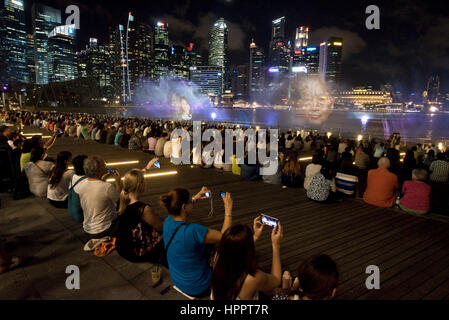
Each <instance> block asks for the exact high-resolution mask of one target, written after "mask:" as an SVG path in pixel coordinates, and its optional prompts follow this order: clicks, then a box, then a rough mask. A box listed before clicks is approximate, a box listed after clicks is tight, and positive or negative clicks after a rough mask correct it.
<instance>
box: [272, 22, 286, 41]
mask: <svg viewBox="0 0 449 320" xmlns="http://www.w3.org/2000/svg"><path fill="white" fill-rule="evenodd" d="M284 38H285V17H280V18H278V19H275V20H273V21H272V22H271V41H273V40H277V39H284Z"/></svg>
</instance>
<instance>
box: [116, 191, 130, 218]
mask: <svg viewBox="0 0 449 320" xmlns="http://www.w3.org/2000/svg"><path fill="white" fill-rule="evenodd" d="M128 204H129V193H127V192H125V190H122V192H120V206H119V209H118V214H119V215H121V214H122V213H123V212H125V209H126V206H127V205H128Z"/></svg>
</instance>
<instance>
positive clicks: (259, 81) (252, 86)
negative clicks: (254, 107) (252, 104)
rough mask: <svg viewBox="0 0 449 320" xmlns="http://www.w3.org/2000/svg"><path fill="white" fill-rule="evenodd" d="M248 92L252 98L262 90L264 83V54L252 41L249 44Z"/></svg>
mask: <svg viewBox="0 0 449 320" xmlns="http://www.w3.org/2000/svg"><path fill="white" fill-rule="evenodd" d="M248 81H249V86H248V93H249V96H250V98H251V99H252V100H254V99H256V98H257V97H258V96H259V95H260V94H261V93H262V92H263V91H264V84H265V55H264V53H263V50H262V49H261V48H260V47H258V46H257V45H256V44H255V43H254V41H252V42H251V44H250V45H249V71H248Z"/></svg>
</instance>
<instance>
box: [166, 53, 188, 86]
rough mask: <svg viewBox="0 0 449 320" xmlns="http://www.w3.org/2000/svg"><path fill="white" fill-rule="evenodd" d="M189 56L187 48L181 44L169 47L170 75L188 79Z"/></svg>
mask: <svg viewBox="0 0 449 320" xmlns="http://www.w3.org/2000/svg"><path fill="white" fill-rule="evenodd" d="M189 67H190V66H189V57H188V54H187V49H186V48H184V47H181V46H172V47H171V48H170V76H172V77H175V78H179V79H185V80H189Z"/></svg>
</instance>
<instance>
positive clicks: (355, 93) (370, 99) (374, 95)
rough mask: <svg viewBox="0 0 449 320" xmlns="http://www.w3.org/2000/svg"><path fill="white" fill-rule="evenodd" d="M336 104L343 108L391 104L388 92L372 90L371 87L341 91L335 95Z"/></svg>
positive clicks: (390, 96)
mask: <svg viewBox="0 0 449 320" xmlns="http://www.w3.org/2000/svg"><path fill="white" fill-rule="evenodd" d="M335 103H336V104H341V105H344V106H362V105H363V106H366V105H374V106H375V105H386V104H391V103H393V97H392V95H391V93H390V92H388V91H385V90H373V89H372V88H371V87H356V88H354V89H352V90H351V91H341V92H339V93H338V94H337V95H336V98H335Z"/></svg>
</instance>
